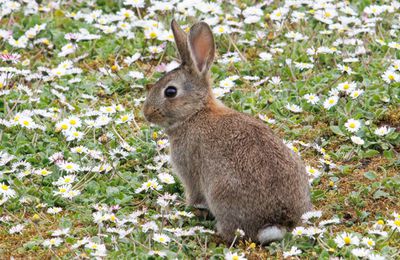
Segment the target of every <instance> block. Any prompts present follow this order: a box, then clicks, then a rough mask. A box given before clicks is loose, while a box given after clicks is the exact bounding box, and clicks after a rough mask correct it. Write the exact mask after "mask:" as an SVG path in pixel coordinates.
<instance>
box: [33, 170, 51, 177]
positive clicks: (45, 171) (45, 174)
mask: <svg viewBox="0 0 400 260" xmlns="http://www.w3.org/2000/svg"><path fill="white" fill-rule="evenodd" d="M35 173H36V174H37V175H40V176H43V177H45V176H47V175H50V174H51V171H48V170H46V169H39V170H36V171H35Z"/></svg>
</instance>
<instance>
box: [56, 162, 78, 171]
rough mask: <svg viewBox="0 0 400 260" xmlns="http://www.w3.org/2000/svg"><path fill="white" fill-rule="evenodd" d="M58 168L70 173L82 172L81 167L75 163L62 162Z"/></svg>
mask: <svg viewBox="0 0 400 260" xmlns="http://www.w3.org/2000/svg"><path fill="white" fill-rule="evenodd" d="M58 166H59V167H60V168H61V170H64V171H66V172H68V173H72V172H77V171H80V167H79V165H78V164H76V163H73V162H62V163H60V164H58Z"/></svg>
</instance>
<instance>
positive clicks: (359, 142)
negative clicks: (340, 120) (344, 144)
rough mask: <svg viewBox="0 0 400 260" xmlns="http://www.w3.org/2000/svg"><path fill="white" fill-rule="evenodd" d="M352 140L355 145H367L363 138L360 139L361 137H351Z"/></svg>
mask: <svg viewBox="0 0 400 260" xmlns="http://www.w3.org/2000/svg"><path fill="white" fill-rule="evenodd" d="M350 139H351V141H352V142H353V143H355V144H358V145H363V144H364V143H365V141H364V140H363V139H362V138H360V137H358V136H355V135H353V136H352V137H350Z"/></svg>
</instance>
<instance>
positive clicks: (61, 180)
mask: <svg viewBox="0 0 400 260" xmlns="http://www.w3.org/2000/svg"><path fill="white" fill-rule="evenodd" d="M75 179H76V176H75V175H66V176H64V177H60V178H58V180H57V181H56V182H53V185H57V186H62V185H66V184H71V183H73V182H74V181H75Z"/></svg>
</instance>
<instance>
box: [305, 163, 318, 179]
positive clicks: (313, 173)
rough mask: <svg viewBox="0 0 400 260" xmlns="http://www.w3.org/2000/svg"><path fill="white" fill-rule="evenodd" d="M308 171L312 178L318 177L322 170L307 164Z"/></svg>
mask: <svg viewBox="0 0 400 260" xmlns="http://www.w3.org/2000/svg"><path fill="white" fill-rule="evenodd" d="M306 172H307V173H308V175H309V176H310V177H312V178H318V177H319V176H320V175H321V172H320V171H319V170H317V169H315V168H314V167H311V166H306Z"/></svg>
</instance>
